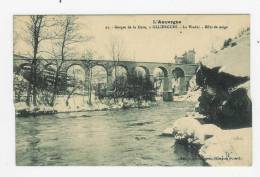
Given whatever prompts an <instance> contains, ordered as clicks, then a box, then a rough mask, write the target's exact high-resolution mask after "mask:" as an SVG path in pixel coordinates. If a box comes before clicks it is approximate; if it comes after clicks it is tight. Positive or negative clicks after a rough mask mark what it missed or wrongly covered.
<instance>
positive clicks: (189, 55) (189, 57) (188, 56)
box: [174, 49, 196, 64]
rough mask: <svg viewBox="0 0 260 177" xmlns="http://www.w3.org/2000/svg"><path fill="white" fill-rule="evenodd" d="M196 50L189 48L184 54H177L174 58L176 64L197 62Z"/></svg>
mask: <svg viewBox="0 0 260 177" xmlns="http://www.w3.org/2000/svg"><path fill="white" fill-rule="evenodd" d="M195 54H196V52H195V50H194V49H192V50H188V51H185V53H184V54H182V56H181V57H178V56H175V58H174V60H175V63H176V64H194V63H195Z"/></svg>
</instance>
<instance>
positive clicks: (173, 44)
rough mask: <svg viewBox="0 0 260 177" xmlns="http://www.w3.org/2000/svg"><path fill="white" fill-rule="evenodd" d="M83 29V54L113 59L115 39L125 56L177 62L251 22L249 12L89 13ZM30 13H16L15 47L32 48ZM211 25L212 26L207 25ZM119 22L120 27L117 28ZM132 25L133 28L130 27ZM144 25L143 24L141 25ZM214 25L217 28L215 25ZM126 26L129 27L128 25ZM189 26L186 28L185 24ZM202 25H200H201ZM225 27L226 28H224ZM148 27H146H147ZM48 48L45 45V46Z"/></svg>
mask: <svg viewBox="0 0 260 177" xmlns="http://www.w3.org/2000/svg"><path fill="white" fill-rule="evenodd" d="M77 17H78V19H77V23H78V24H79V27H80V28H79V31H78V32H79V33H80V34H81V35H83V36H84V35H86V36H91V37H93V39H92V40H90V41H88V42H86V43H82V44H80V45H78V46H77V47H75V49H74V50H75V53H76V54H77V55H78V56H75V57H76V58H77V57H79V56H81V55H82V53H83V52H84V51H85V50H92V51H94V52H95V58H96V59H111V58H112V56H111V54H110V53H111V52H110V47H111V45H110V44H111V41H113V40H117V41H120V46H121V48H122V60H134V61H147V62H149V61H156V62H174V57H175V56H176V55H177V56H181V55H182V54H183V53H184V52H185V51H187V50H191V49H194V50H195V51H196V60H197V61H198V60H199V59H200V58H201V57H203V56H205V55H207V54H208V53H209V52H210V50H211V49H212V47H214V48H216V49H219V48H221V47H222V45H223V42H224V40H225V39H227V38H233V37H235V36H236V35H237V34H238V33H239V32H240V31H241V30H242V29H245V28H247V27H249V26H250V16H249V15H98V16H94V15H88V16H84V15H81V16H77ZM27 20H28V16H15V17H14V32H15V35H14V36H18V37H16V39H15V41H16V42H15V45H14V51H15V53H18V54H26V53H29V52H30V50H31V49H30V47H29V45H28V44H27V43H25V42H24V40H23V37H21V36H24V35H25V34H24V33H26V31H25V30H24V29H25V22H26V21H27ZM159 20H160V21H164V22H165V21H172V22H170V23H174V22H176V21H177V23H178V24H177V28H170V29H165V28H163V29H162V28H160V29H158V28H153V25H161V24H158V21H159ZM205 25H210V26H211V27H212V28H211V29H206V28H205ZM115 26H117V27H118V28H115ZM128 26H129V27H130V26H131V29H128ZM138 26H139V27H142V28H138ZM214 26H215V27H216V28H214ZM124 27H126V29H124ZM134 27H136V28H134ZM185 27H186V28H185ZM198 27H199V28H198ZM222 27H223V28H222ZM145 28H146V29H145ZM43 48H44V46H43Z"/></svg>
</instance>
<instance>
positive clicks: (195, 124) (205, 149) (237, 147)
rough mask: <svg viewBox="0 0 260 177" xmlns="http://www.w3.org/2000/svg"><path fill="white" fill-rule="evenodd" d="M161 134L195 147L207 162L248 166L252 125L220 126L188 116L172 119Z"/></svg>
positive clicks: (210, 163)
mask: <svg viewBox="0 0 260 177" xmlns="http://www.w3.org/2000/svg"><path fill="white" fill-rule="evenodd" d="M162 135H167V136H173V137H174V139H175V140H176V141H177V142H182V143H183V142H184V143H187V145H194V146H196V147H199V150H198V153H199V155H200V156H201V157H202V158H203V159H204V160H205V161H206V162H207V163H208V164H209V165H211V166H249V165H251V163H252V128H243V129H234V130H222V129H221V128H219V127H217V126H216V125H213V124H201V123H200V122H199V120H197V119H195V118H194V117H193V116H192V117H184V118H180V119H178V120H176V121H175V122H174V123H173V125H172V126H171V127H169V128H167V129H165V130H164V131H163V133H162Z"/></svg>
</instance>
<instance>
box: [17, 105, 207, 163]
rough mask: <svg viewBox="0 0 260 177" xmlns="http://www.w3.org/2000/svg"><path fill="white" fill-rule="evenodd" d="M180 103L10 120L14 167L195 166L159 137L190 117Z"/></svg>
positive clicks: (189, 154)
mask: <svg viewBox="0 0 260 177" xmlns="http://www.w3.org/2000/svg"><path fill="white" fill-rule="evenodd" d="M193 107H194V105H193V104H191V103H186V102H159V103H158V106H154V107H151V108H145V109H137V108H136V109H128V110H116V111H93V112H73V113H59V114H55V115H43V116H38V117H27V118H22V117H19V118H16V163H17V165H23V166H24V165H59V166H60V165H62V166H63V165H90V166H92V165H119V166H122V165H134V166H136V165H138V166H139V165H142V166H147V165H152V166H198V165H203V161H202V160H201V159H200V158H198V157H197V155H196V154H195V153H192V152H190V151H189V150H187V149H186V148H185V147H184V146H182V145H174V139H173V138H172V137H162V136H160V134H161V133H162V131H163V130H164V129H165V128H167V127H169V126H170V125H171V124H172V122H174V120H176V119H178V118H180V117H183V116H184V115H185V113H186V112H190V111H193Z"/></svg>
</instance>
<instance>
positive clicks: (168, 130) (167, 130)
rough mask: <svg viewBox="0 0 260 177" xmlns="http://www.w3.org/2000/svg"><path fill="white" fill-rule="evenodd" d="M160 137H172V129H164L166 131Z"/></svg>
mask: <svg viewBox="0 0 260 177" xmlns="http://www.w3.org/2000/svg"><path fill="white" fill-rule="evenodd" d="M161 136H173V128H172V127H168V128H166V129H165V130H164V131H163V132H162V134H161Z"/></svg>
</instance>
